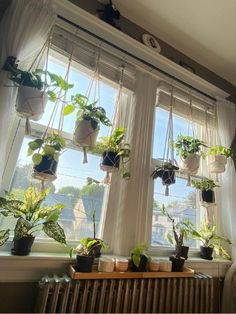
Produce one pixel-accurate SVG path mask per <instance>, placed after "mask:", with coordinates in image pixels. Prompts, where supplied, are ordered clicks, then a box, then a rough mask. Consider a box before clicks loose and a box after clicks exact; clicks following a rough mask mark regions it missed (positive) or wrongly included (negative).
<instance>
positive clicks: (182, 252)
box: [178, 246, 189, 259]
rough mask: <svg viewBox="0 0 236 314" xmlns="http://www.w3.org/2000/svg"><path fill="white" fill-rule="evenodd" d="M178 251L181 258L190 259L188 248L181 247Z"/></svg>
mask: <svg viewBox="0 0 236 314" xmlns="http://www.w3.org/2000/svg"><path fill="white" fill-rule="evenodd" d="M178 250H179V254H180V256H181V257H184V258H185V259H188V251H189V247H188V246H180V247H179V249H178Z"/></svg>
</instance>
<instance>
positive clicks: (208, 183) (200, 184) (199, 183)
mask: <svg viewBox="0 0 236 314" xmlns="http://www.w3.org/2000/svg"><path fill="white" fill-rule="evenodd" d="M192 186H193V187H194V188H196V189H198V190H201V191H208V190H213V188H215V187H219V185H216V184H215V182H214V180H211V179H208V178H203V179H201V180H192Z"/></svg>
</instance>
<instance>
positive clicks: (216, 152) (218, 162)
mask: <svg viewBox="0 0 236 314" xmlns="http://www.w3.org/2000/svg"><path fill="white" fill-rule="evenodd" d="M233 154H234V152H233V150H232V149H231V148H227V147H224V146H221V145H215V146H212V147H211V148H210V156H209V157H210V158H209V159H210V171H211V172H212V173H222V172H224V171H225V165H226V163H227V158H229V157H233Z"/></svg>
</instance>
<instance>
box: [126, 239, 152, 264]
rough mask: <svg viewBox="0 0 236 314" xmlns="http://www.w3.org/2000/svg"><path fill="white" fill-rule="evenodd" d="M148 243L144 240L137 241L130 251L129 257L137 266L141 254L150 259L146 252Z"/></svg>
mask: <svg viewBox="0 0 236 314" xmlns="http://www.w3.org/2000/svg"><path fill="white" fill-rule="evenodd" d="M147 250H148V245H147V243H146V242H141V243H137V244H136V245H135V247H134V248H133V249H132V250H131V251H130V253H131V259H132V261H133V263H134V265H135V266H136V267H139V265H140V262H141V257H142V255H143V256H145V257H146V258H147V261H150V260H151V257H150V256H149V255H148V253H147Z"/></svg>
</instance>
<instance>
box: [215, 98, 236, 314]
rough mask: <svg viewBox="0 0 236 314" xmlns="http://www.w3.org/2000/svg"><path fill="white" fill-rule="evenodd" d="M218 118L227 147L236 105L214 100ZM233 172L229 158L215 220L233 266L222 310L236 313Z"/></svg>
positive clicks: (235, 190)
mask: <svg viewBox="0 0 236 314" xmlns="http://www.w3.org/2000/svg"><path fill="white" fill-rule="evenodd" d="M217 117H218V128H219V137H220V142H221V143H220V144H221V145H223V146H226V147H230V146H231V144H232V142H233V139H234V137H235V130H236V108H235V104H233V103H230V102H228V101H226V100H223V99H219V98H218V99H217ZM235 184H236V173H235V166H234V161H233V160H232V159H231V158H229V159H228V162H227V167H226V171H225V172H224V173H222V175H221V178H220V186H221V199H220V200H219V206H218V208H219V212H218V217H219V218H220V219H218V223H219V221H220V222H221V224H222V225H221V228H222V231H223V234H224V236H226V237H228V238H229V239H230V240H231V242H232V243H233V245H232V250H231V254H232V260H233V265H232V266H231V268H230V269H229V270H228V272H227V274H226V277H225V281H224V290H223V299H222V312H224V313H236V283H235V279H236V232H235V226H236V186H235Z"/></svg>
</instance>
